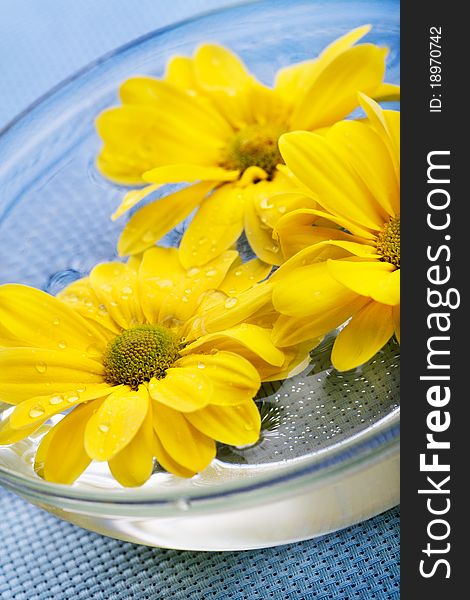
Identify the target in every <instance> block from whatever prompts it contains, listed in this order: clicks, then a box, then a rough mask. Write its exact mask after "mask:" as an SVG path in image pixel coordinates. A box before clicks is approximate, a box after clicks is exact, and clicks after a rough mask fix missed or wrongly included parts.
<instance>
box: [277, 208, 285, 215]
mask: <svg viewBox="0 0 470 600" xmlns="http://www.w3.org/2000/svg"><path fill="white" fill-rule="evenodd" d="M286 210H287V208H286V207H285V206H278V207H277V212H279V213H281V215H283V214H284V213H285V212H286Z"/></svg>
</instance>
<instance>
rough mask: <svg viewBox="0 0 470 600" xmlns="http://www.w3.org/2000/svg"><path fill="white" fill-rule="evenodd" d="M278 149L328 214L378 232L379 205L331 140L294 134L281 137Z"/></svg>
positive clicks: (379, 227) (381, 221) (381, 218)
mask: <svg viewBox="0 0 470 600" xmlns="http://www.w3.org/2000/svg"><path fill="white" fill-rule="evenodd" d="M279 148H280V151H281V154H282V156H283V158H284V160H285V161H286V164H287V166H288V167H289V168H290V169H291V170H292V172H293V173H294V175H295V176H296V177H298V178H299V180H300V181H301V182H302V183H303V184H305V185H306V186H307V187H309V188H310V189H311V190H312V192H313V193H314V197H315V199H316V200H317V201H318V202H319V203H320V204H321V205H322V206H323V207H324V208H325V209H326V210H327V211H328V212H330V213H331V214H332V215H338V216H341V217H344V218H346V219H348V221H350V222H351V223H352V224H357V225H359V227H361V228H367V229H372V230H375V231H380V230H381V228H382V226H383V222H384V219H383V214H382V211H381V210H380V207H379V205H378V203H377V202H376V200H375V199H374V198H373V197H372V195H371V193H370V191H369V190H368V189H367V188H366V186H365V185H364V184H363V182H362V180H361V179H360V178H359V177H358V176H357V175H356V173H355V172H354V171H353V170H352V168H351V167H350V165H349V164H348V163H346V162H345V161H344V158H343V157H342V155H341V153H340V152H339V151H338V149H337V148H336V146H335V145H334V144H333V142H332V141H330V140H329V139H327V138H325V137H324V136H320V135H318V134H315V133H308V132H305V131H302V132H300V131H296V132H292V133H286V134H284V135H282V136H281V138H280V141H279ZM351 233H353V234H355V233H356V232H355V231H354V229H352V230H351Z"/></svg>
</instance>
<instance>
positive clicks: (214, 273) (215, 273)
mask: <svg viewBox="0 0 470 600" xmlns="http://www.w3.org/2000/svg"><path fill="white" fill-rule="evenodd" d="M206 275H207V277H214V275H217V269H209V270H208V271H206Z"/></svg>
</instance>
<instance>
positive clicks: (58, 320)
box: [52, 317, 60, 325]
mask: <svg viewBox="0 0 470 600" xmlns="http://www.w3.org/2000/svg"><path fill="white" fill-rule="evenodd" d="M52 324H53V325H60V319H59V318H58V317H56V318H55V319H54V320H53V321H52Z"/></svg>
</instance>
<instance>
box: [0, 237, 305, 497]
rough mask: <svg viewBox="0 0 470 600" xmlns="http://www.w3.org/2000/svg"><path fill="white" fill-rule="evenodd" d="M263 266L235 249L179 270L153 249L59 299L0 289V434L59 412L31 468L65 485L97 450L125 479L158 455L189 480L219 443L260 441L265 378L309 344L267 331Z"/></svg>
mask: <svg viewBox="0 0 470 600" xmlns="http://www.w3.org/2000/svg"><path fill="white" fill-rule="evenodd" d="M268 272H269V269H267V267H266V265H265V264H264V263H262V262H261V261H259V260H257V259H255V260H253V261H250V262H248V263H245V264H241V261H240V259H239V257H238V254H237V253H236V252H233V251H227V252H225V253H223V254H221V255H220V256H219V257H218V258H217V259H215V260H213V261H211V262H210V263H208V265H206V266H205V267H204V268H203V269H199V268H192V269H190V270H189V271H187V270H186V269H184V268H183V266H182V265H181V262H180V260H179V256H178V251H177V249H175V248H159V247H155V248H152V249H150V250H149V251H148V252H146V253H145V254H144V255H143V257H142V259H139V260H136V259H133V260H132V261H130V262H129V263H128V264H124V263H120V262H114V263H103V264H100V265H98V266H96V267H95V268H94V269H93V270H92V271H91V273H90V275H89V276H88V277H86V278H84V279H81V280H79V281H76V282H74V283H72V284H71V285H70V286H68V287H67V288H66V289H65V290H64V291H63V292H61V293H60V294H59V296H58V297H53V296H50V295H48V294H46V293H44V292H42V291H39V290H36V289H33V288H30V287H27V286H22V285H15V284H9V285H4V286H1V287H0V323H1V325H0V400H1V401H3V402H6V403H9V404H12V405H15V407H14V409H13V411H12V412H11V414H10V415H9V416H8V417H7V418H6V419H4V420H3V421H2V422H1V423H0V443H2V444H9V443H14V442H16V441H18V440H20V439H23V438H25V437H27V436H29V435H30V434H32V433H33V432H34V431H36V430H37V429H38V428H39V427H40V426H41V425H42V424H43V423H45V422H46V421H47V420H48V419H50V418H51V417H52V416H53V415H56V414H58V413H62V414H65V416H64V417H63V418H62V419H61V420H59V421H58V422H57V423H56V424H55V425H53V426H52V427H51V429H50V430H49V431H48V433H47V434H46V435H45V436H44V437H43V438H42V440H41V443H40V445H39V447H38V450H37V454H36V461H35V469H36V471H37V472H38V474H39V475H41V476H42V477H43V478H45V479H46V480H48V481H53V482H58V483H65V484H70V483H72V482H73V481H74V480H75V479H76V478H77V477H79V476H80V474H81V473H82V472H83V471H84V470H85V469H86V468H87V466H88V465H89V464H90V462H91V461H92V460H96V461H107V462H108V465H109V468H110V470H111V472H112V474H113V476H114V477H115V479H117V480H118V481H119V482H120V483H121V484H122V485H124V486H138V485H141V484H143V483H145V481H147V479H148V478H149V477H150V475H151V473H152V469H153V462H154V457H155V458H156V459H157V461H158V462H159V464H160V465H161V466H163V467H164V468H165V469H166V470H168V471H169V472H171V473H174V474H176V475H180V476H182V477H191V476H192V475H194V474H195V473H197V472H199V471H201V470H203V469H204V468H205V467H207V466H208V465H209V463H210V462H211V461H212V459H213V458H214V457H215V453H216V441H219V442H223V443H226V444H232V445H246V444H252V443H254V442H256V441H257V440H258V437H259V433H260V414H259V411H258V409H257V407H256V404H255V403H254V401H253V397H254V396H255V395H256V393H257V391H258V389H259V387H260V383H261V381H264V380H269V379H277V378H284V377H286V376H288V374H289V373H290V372H291V371H292V370H293V369H294V372H295V367H297V369H300V368H302V364H305V359H306V357H307V354H308V350H307V349H306V350H305V351H304V352H303V356H301V355H300V352H299V348H288V349H283V350H279V349H278V348H276V347H275V346H274V344H273V343H272V341H271V335H270V334H271V329H270V328H269V324H270V323H272V317H269V316H267V312H268V313H269V311H266V310H264V309H263V306H265V305H266V302H267V300H270V295H271V290H270V288H269V286H267V285H265V284H260V289H258V287H257V285H256V282H257V281H258V280H261V279H264V278H265V277H266V275H267V274H268ZM257 315H258V316H257ZM257 322H259V323H260V324H259V325H258V324H256V323H257ZM71 409H72V410H71Z"/></svg>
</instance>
